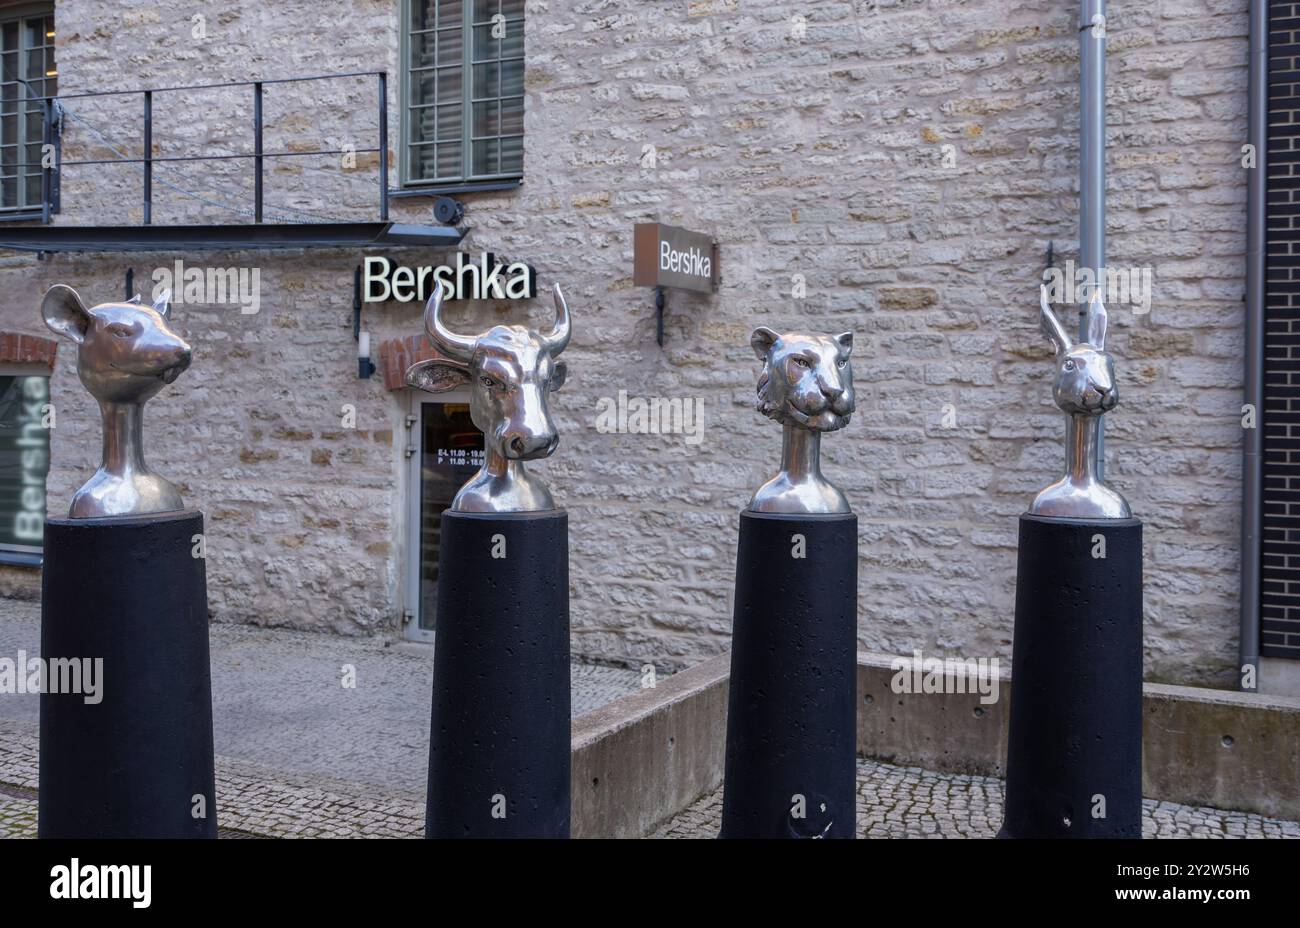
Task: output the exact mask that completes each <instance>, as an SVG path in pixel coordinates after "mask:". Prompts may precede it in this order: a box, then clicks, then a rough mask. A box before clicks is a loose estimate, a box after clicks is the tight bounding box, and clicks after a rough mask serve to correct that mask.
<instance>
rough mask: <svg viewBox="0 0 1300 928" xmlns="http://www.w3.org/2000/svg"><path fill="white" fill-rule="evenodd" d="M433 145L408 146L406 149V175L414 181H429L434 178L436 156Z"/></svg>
mask: <svg viewBox="0 0 1300 928" xmlns="http://www.w3.org/2000/svg"><path fill="white" fill-rule="evenodd" d="M435 154H436V153H435V151H434V147H433V146H432V145H408V146H407V149H406V173H407V176H409V177H410V178H411V179H412V180H428V179H429V178H430V177H432V176H433V172H434V164H433V159H434V156H435Z"/></svg>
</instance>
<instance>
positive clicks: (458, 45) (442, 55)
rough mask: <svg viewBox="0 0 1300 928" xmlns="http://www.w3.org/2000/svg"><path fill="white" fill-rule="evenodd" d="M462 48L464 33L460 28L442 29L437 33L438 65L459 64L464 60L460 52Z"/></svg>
mask: <svg viewBox="0 0 1300 928" xmlns="http://www.w3.org/2000/svg"><path fill="white" fill-rule="evenodd" d="M464 50H465V34H464V33H463V32H461V30H460V29H458V28H457V29H443V30H442V31H441V32H439V33H438V64H439V66H441V67H446V66H447V65H453V64H454V65H459V64H460V63H461V62H462V61H463V60H464V57H463V55H462V54H461V52H463V51H464Z"/></svg>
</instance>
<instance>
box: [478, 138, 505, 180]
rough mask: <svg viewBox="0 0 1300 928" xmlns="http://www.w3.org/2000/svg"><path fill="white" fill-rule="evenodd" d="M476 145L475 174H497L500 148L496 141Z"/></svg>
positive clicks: (486, 141) (488, 140)
mask: <svg viewBox="0 0 1300 928" xmlns="http://www.w3.org/2000/svg"><path fill="white" fill-rule="evenodd" d="M473 144H474V173H475V174H496V173H498V171H497V156H498V153H499V151H500V146H499V144H498V143H497V140H496V139H485V140H483V141H481V142H475V143H473Z"/></svg>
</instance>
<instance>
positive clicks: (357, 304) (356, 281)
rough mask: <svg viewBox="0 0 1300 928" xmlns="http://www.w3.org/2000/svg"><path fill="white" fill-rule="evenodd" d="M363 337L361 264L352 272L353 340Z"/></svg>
mask: <svg viewBox="0 0 1300 928" xmlns="http://www.w3.org/2000/svg"><path fill="white" fill-rule="evenodd" d="M360 338H361V265H360V264H358V265H357V266H356V269H355V270H353V272H352V340H353V341H354V342H355V341H357V340H358V339H360Z"/></svg>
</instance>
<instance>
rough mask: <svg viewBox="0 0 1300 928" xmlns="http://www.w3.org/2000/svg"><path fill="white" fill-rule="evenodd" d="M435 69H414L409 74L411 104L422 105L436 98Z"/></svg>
mask: <svg viewBox="0 0 1300 928" xmlns="http://www.w3.org/2000/svg"><path fill="white" fill-rule="evenodd" d="M437 73H438V72H436V71H416V72H415V73H413V74H412V75H411V105H412V106H424V105H426V104H429V103H433V102H435V100H436V99H437V93H436V91H437V86H438V77H437Z"/></svg>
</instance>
